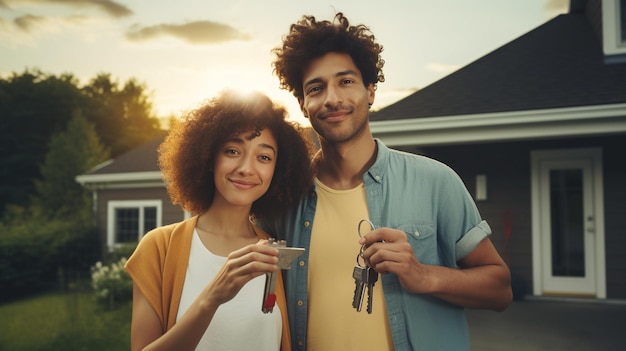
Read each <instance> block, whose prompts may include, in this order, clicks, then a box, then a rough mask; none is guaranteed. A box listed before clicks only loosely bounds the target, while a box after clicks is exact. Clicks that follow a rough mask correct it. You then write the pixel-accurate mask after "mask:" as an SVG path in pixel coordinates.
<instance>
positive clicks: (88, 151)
mask: <svg viewBox="0 0 626 351" xmlns="http://www.w3.org/2000/svg"><path fill="white" fill-rule="evenodd" d="M108 158H109V150H108V149H107V148H105V147H104V146H103V145H102V144H101V143H100V140H99V138H98V135H97V134H96V131H95V128H94V126H93V124H91V123H89V122H88V121H87V120H86V119H85V118H84V117H83V115H82V114H81V112H80V110H76V111H75V112H74V114H73V117H72V119H71V120H70V121H69V123H68V124H67V129H66V130H65V131H64V132H62V133H60V134H57V135H54V136H53V137H52V139H51V140H50V144H49V147H48V153H47V154H46V159H45V163H44V164H43V165H41V167H40V171H41V175H42V179H41V180H37V181H35V187H36V196H35V198H34V201H33V202H34V204H35V205H36V206H39V207H40V208H41V211H42V212H43V213H46V214H48V215H49V216H50V217H56V218H68V217H69V218H71V217H73V216H75V215H76V214H78V213H80V212H81V211H84V210H85V209H86V210H87V211H89V209H90V208H91V206H89V204H90V203H91V201H90V197H89V195H90V193H89V191H88V190H86V189H85V188H83V187H82V186H81V185H80V184H78V183H77V182H76V180H75V178H76V176H77V175H80V174H83V173H85V172H87V171H88V170H90V169H92V168H93V167H95V166H96V165H98V164H100V163H102V162H104V161H106V160H107V159H108Z"/></svg>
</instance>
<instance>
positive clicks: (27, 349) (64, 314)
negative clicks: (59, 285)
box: [0, 292, 131, 351]
mask: <svg viewBox="0 0 626 351" xmlns="http://www.w3.org/2000/svg"><path fill="white" fill-rule="evenodd" d="M130 318H131V303H130V302H128V303H125V304H123V305H121V306H118V307H117V308H115V309H112V310H107V309H105V308H103V307H101V306H100V305H99V304H97V303H96V300H95V297H94V295H93V293H85V292H69V293H47V294H43V295H39V296H36V297H31V298H27V299H23V300H19V301H14V302H12V303H9V304H6V305H1V306H0V351H48V350H50V351H53V350H54V351H56V350H63V351H79V350H85V351H86V350H90V351H91V350H99V351H100V350H102V351H116V350H120V351H121V350H128V349H129V348H130Z"/></svg>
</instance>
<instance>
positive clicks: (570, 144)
mask: <svg viewBox="0 0 626 351" xmlns="http://www.w3.org/2000/svg"><path fill="white" fill-rule="evenodd" d="M370 120H371V121H372V122H371V127H372V132H373V133H374V135H375V136H376V137H377V138H380V139H381V140H382V141H384V142H385V143H386V144H387V145H389V146H391V147H394V148H397V149H402V150H405V151H409V152H412V153H419V154H424V155H427V156H429V157H432V158H435V159H437V160H440V161H442V162H444V163H446V164H448V165H450V166H451V167H452V168H453V169H455V170H456V171H457V172H458V173H459V175H460V176H461V178H462V179H463V180H464V182H465V183H466V185H467V187H468V189H469V190H470V192H471V193H472V194H473V195H474V197H475V200H476V202H477V205H478V207H479V210H480V212H481V214H482V216H483V217H484V218H485V219H486V220H487V221H488V222H489V223H490V225H491V227H492V230H493V233H494V234H493V235H492V240H493V241H494V244H495V245H496V247H497V248H498V250H499V251H500V252H501V253H502V254H503V256H504V258H505V259H506V261H507V263H508V264H509V266H510V268H511V271H512V273H513V275H514V289H520V290H523V293H524V294H531V295H535V296H567V297H584V298H592V299H626V255H624V254H623V250H624V249H626V230H624V228H626V184H624V181H623V180H624V179H626V162H625V160H626V159H625V156H624V154H623V152H624V150H626V1H625V0H588V1H585V0H573V1H571V3H570V11H569V13H568V14H563V15H559V16H557V17H555V18H554V19H552V20H550V21H548V22H547V23H545V24H543V25H541V26H539V27H537V28H536V29H534V30H532V31H530V32H528V33H527V34H525V35H523V36H521V37H519V38H517V39H515V40H513V41H511V42H510V43H508V44H506V45H504V46H502V47H500V48H498V49H497V50H495V51H493V52H491V53H489V54H487V55H485V56H484V57H482V58H480V59H478V60H476V61H474V62H472V63H471V64H469V65H467V66H465V67H463V68H461V69H459V70H458V71H456V72H454V73H452V74H450V75H448V76H446V77H444V78H443V79H441V80H439V81H437V82H435V83H433V84H431V85H429V86H427V87H425V88H424V89H421V90H419V91H417V92H415V93H413V94H412V95H410V96H408V97H406V98H404V99H402V100H400V101H398V102H396V103H394V104H392V105H390V106H388V107H386V108H383V109H381V110H380V111H378V112H376V113H373V114H372V116H371V118H370Z"/></svg>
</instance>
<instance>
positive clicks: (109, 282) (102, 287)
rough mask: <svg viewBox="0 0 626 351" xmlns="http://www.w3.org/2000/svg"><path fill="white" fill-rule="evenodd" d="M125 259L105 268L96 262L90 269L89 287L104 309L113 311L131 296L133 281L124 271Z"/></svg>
mask: <svg viewBox="0 0 626 351" xmlns="http://www.w3.org/2000/svg"><path fill="white" fill-rule="evenodd" d="M126 260H127V259H126V257H122V258H121V259H120V260H119V261H117V262H113V263H111V265H109V266H107V265H104V264H102V262H100V261H98V262H96V264H95V265H94V266H93V267H91V285H92V287H93V289H94V290H95V293H96V300H97V301H98V302H99V303H100V304H102V305H103V306H104V307H107V308H109V309H114V308H115V307H117V306H118V305H120V304H123V303H125V302H128V301H129V300H130V299H131V298H132V296H133V281H132V279H131V278H130V276H129V275H128V273H127V272H126V270H125V269H124V264H126Z"/></svg>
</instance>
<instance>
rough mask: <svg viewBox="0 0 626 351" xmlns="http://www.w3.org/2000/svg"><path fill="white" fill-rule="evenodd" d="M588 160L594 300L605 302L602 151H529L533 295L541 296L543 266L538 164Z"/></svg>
mask: <svg viewBox="0 0 626 351" xmlns="http://www.w3.org/2000/svg"><path fill="white" fill-rule="evenodd" d="M580 158H588V159H591V160H592V162H593V167H592V168H593V172H594V173H593V175H592V178H593V180H592V183H593V185H592V186H593V193H594V194H593V196H594V197H593V200H592V201H593V207H594V208H593V212H594V219H595V258H596V262H595V275H596V277H595V278H596V297H597V298H599V299H606V263H605V260H606V251H605V242H604V241H605V233H604V229H605V228H604V192H603V191H604V190H603V189H604V185H603V180H602V178H603V177H602V173H603V168H602V167H603V165H602V149H601V148H585V149H559V150H537V151H531V213H532V215H531V216H532V218H531V222H532V223H531V228H532V229H531V230H532V263H533V294H534V295H536V296H539V295H542V294H543V282H542V274H543V272H542V268H543V267H544V265H545V262H543V259H542V257H541V252H542V247H541V216H542V214H543V213H544V212H545V211H544V210H543V209H542V208H541V189H540V185H539V184H540V178H541V177H540V169H541V167H540V163H541V162H542V161H545V160H572V159H580Z"/></svg>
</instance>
